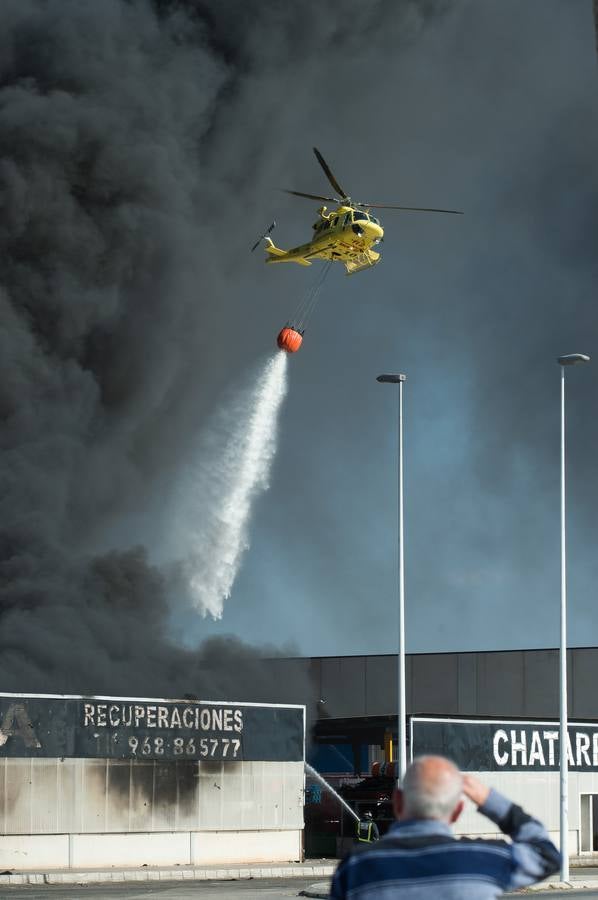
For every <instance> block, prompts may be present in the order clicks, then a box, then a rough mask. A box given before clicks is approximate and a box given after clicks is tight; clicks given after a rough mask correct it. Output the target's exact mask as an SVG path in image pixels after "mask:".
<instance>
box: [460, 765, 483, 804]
mask: <svg viewBox="0 0 598 900" xmlns="http://www.w3.org/2000/svg"><path fill="white" fill-rule="evenodd" d="M463 793H464V794H465V796H466V797H469V799H470V800H471V802H472V803H475V805H476V806H483V805H484V803H485V802H486V800H487V799H488V795H489V793H490V788H489V787H486V785H485V784H482V782H481V781H479V779H477V778H474V776H473V775H467V774H466V773H465V772H464V773H463Z"/></svg>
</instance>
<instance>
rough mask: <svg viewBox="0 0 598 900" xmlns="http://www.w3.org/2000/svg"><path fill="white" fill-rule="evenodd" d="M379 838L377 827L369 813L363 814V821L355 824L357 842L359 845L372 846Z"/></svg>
mask: <svg viewBox="0 0 598 900" xmlns="http://www.w3.org/2000/svg"><path fill="white" fill-rule="evenodd" d="M379 837H380V832H379V831H378V826H377V825H376V823H375V822H374V819H373V816H372V814H371V812H370V811H369V809H368V811H367V812H366V813H364V815H363V819H361V820H360V821H359V822H358V823H357V840H358V842H359V843H360V844H372V843H373V842H374V841H377V840H378V839H379Z"/></svg>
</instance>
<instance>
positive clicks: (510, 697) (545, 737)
mask: <svg viewBox="0 0 598 900" xmlns="http://www.w3.org/2000/svg"><path fill="white" fill-rule="evenodd" d="M275 665H276V666H277V667H278V669H279V670H280V671H279V677H285V678H286V679H287V680H289V682H290V681H291V680H292V679H293V678H297V679H299V678H305V676H306V675H309V677H310V678H311V681H312V684H313V685H314V692H315V693H314V696H315V700H313V701H312V704H311V708H312V712H313V713H314V716H315V724H314V725H313V728H312V732H313V742H312V745H311V747H310V750H309V755H308V759H309V760H310V762H311V763H312V765H314V767H315V768H316V769H318V771H319V772H321V773H322V774H324V775H325V777H327V778H328V779H329V780H330V781H331V782H332V783H333V784H334V785H335V786H336V787H340V786H342V785H346V786H348V787H349V788H352V790H353V793H354V794H355V796H360V797H361V798H362V801H361V805H362V807H365V806H367V803H366V802H365V801H364V800H363V797H364V796H366V794H364V791H363V790H362V792H361V793H358V792H356V790H355V786H356V785H358V784H361V785H362V787H363V788H364V790H365V788H367V781H366V782H365V784H364V778H367V776H368V775H369V774H370V773H371V768H372V765H373V764H375V763H376V762H384V761H386V762H388V761H389V760H391V759H393V758H395V755H396V749H395V748H394V747H393V743H394V742H396V729H397V719H396V716H397V657H396V656H394V655H378V656H345V657H317V658H311V659H287V660H280V661H277V662H275ZM597 682H598V648H596V647H588V648H576V649H571V650H569V651H568V695H569V719H570V728H569V739H570V747H569V764H570V774H569V827H570V836H569V847H570V852H571V854H572V856H573V857H574V858H577V859H578V860H579V861H584V862H586V863H587V862H588V861H589V860H590V859H591V857H592V855H593V854H598V695H597V693H596V689H595V685H596V683H597ZM558 689H559V665H558V650H556V649H549V650H515V651H496V652H473V653H430V654H427V653H422V654H411V655H408V656H407V661H406V699H407V713H408V718H409V720H410V728H409V730H408V735H410V736H411V737H412V742H411V740H410V746H409V753H415V754H419V753H424V752H426V753H430V752H435V753H442V754H445V755H447V756H450V757H452V758H453V759H454V760H455V762H457V764H458V765H459V766H461V767H462V768H463V769H466V770H468V771H471V772H477V773H479V775H480V778H482V780H484V781H487V782H488V783H489V784H492V785H493V786H495V787H496V788H497V789H498V790H501V791H503V792H504V793H505V794H507V795H508V796H511V797H513V798H514V799H516V800H517V802H518V803H520V804H521V805H523V806H524V807H525V808H527V809H528V810H529V811H530V812H532V813H535V814H536V815H538V816H539V817H540V818H541V819H542V820H543V822H544V823H545V825H546V826H547V828H548V830H549V831H550V833H551V836H552V837H553V839H554V840H555V842H556V843H557V844H558V836H559V781H558V779H559V775H558V765H559V741H558V731H559V726H558V715H559V697H558ZM376 787H379V785H378V784H376ZM366 793H367V792H366ZM347 796H349V794H347ZM490 828H491V823H489V822H488V821H486V820H485V819H484V818H482V817H481V816H479V815H478V814H477V813H476V812H475V810H471V809H470V810H469V811H467V812H466V814H464V815H463V816H462V818H461V819H460V820H459V823H458V824H457V832H458V833H461V834H495V832H493V831H491V830H489V829H490Z"/></svg>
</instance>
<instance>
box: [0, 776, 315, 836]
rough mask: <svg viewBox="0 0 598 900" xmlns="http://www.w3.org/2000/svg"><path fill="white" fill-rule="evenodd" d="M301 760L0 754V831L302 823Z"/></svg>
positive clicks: (284, 826)
mask: <svg viewBox="0 0 598 900" xmlns="http://www.w3.org/2000/svg"><path fill="white" fill-rule="evenodd" d="M303 783H304V776H303V763H302V762H235V763H223V762H199V763H197V762H190V761H181V762H157V761H152V760H148V761H143V760H123V761H121V760H93V759H92V760H89V759H88V760H80V759H64V760H54V759H53V760H50V759H44V760H42V759H34V760H28V759H11V758H4V759H0V811H1V812H2V818H1V819H0V833H3V834H60V833H71V834H73V833H75V834H93V833H110V832H114V833H127V832H171V831H172V832H174V831H190V830H195V829H200V828H201V829H206V830H211V831H227V830H229V831H239V830H243V829H282V830H285V829H301V828H302V827H303Z"/></svg>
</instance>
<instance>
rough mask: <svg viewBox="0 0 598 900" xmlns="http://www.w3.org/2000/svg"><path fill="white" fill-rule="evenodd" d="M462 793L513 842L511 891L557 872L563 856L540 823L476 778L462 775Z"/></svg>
mask: <svg viewBox="0 0 598 900" xmlns="http://www.w3.org/2000/svg"><path fill="white" fill-rule="evenodd" d="M463 793H464V794H465V796H466V797H469V799H470V800H471V801H472V802H473V803H475V805H476V806H477V807H478V811H479V812H480V813H481V814H482V815H483V816H486V818H488V819H490V821H491V822H494V823H495V824H496V825H498V827H499V828H500V830H501V831H502V832H503V834H506V835H507V836H508V837H510V838H511V840H512V842H513V843H512V845H511V853H512V873H511V883H510V885H509V888H521V887H525V886H526V885H528V884H533V883H534V882H536V881H541V880H542V879H543V878H547V877H548V876H549V875H553V874H554V873H555V872H558V870H559V868H560V865H561V855H560V853H559V851H558V850H557V848H556V847H555V846H554V844H553V843H552V841H551V840H550V838H549V836H548V832H547V831H546V829H545V828H544V826H543V825H542V823H541V822H539V821H538V820H537V819H533V818H532V817H531V816H529V815H528V814H527V813H526V812H524V811H523V810H522V809H521V807H520V806H517V805H516V804H515V803H511V801H510V800H507V798H506V797H503V795H502V794H499V793H498V791H495V790H491V789H490V788H488V787H487V786H486V785H485V784H482V782H481V781H479V780H478V779H477V778H475V777H474V776H473V775H467V774H464V775H463Z"/></svg>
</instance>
